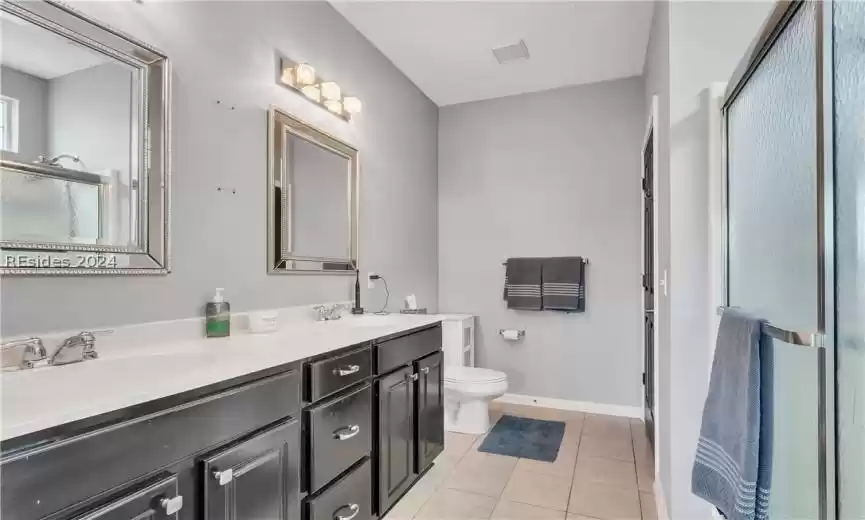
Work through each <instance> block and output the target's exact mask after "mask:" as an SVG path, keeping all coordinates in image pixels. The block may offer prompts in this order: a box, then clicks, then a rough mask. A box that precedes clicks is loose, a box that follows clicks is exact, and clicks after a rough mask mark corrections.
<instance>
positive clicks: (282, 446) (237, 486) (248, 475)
mask: <svg viewBox="0 0 865 520" xmlns="http://www.w3.org/2000/svg"><path fill="white" fill-rule="evenodd" d="M299 453H300V423H299V422H298V421H297V420H294V419H293V420H291V421H287V422H283V423H281V424H278V425H276V426H274V427H272V428H269V429H267V430H265V431H263V432H261V433H258V434H256V435H255V436H253V437H251V438H247V439H243V440H241V441H239V442H237V443H234V444H232V445H230V446H228V447H226V448H224V449H221V450H220V451H218V452H217V453H215V454H213V455H211V456H209V457H207V458H206V459H204V460H203V461H202V464H201V471H202V475H201V479H202V482H203V489H204V519H205V520H289V519H290V520H297V519H298V518H300V505H299V502H298V499H299V497H298V495H299V493H300V481H299V476H300V471H299V470H300V467H299V466H300V464H299V457H298V455H299Z"/></svg>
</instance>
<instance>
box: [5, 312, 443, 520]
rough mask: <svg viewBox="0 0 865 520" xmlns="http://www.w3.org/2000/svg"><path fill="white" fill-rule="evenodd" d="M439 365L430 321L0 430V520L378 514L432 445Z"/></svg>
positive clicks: (438, 426) (426, 459) (439, 431)
mask: <svg viewBox="0 0 865 520" xmlns="http://www.w3.org/2000/svg"><path fill="white" fill-rule="evenodd" d="M442 364H443V358H442V353H441V326H440V325H438V324H435V325H431V326H425V327H418V328H416V329H412V330H409V331H404V332H400V333H396V334H392V335H388V336H382V337H381V338H379V339H375V340H370V341H366V342H364V343H361V344H356V345H351V346H347V347H345V348H343V349H337V350H334V351H331V352H328V353H324V354H321V355H317V356H314V357H310V358H306V359H303V360H297V361H292V362H290V363H286V364H284V365H281V366H274V367H270V368H267V369H264V370H261V371H258V372H254V373H250V374H246V375H243V376H238V377H236V378H234V379H230V380H225V381H220V382H217V383H214V384H213V385H208V386H206V387H201V388H194V389H191V390H188V391H186V392H183V393H180V394H175V395H171V396H166V397H164V398H160V399H158V400H154V401H149V402H145V403H140V404H137V405H134V406H132V407H128V408H124V409H119V410H113V411H111V412H108V413H106V414H102V415H100V416H96V417H93V418H87V419H83V420H81V421H79V422H77V423H74V424H67V425H60V426H58V427H55V428H53V429H50V430H46V431H42V432H35V433H34V434H29V435H28V436H27V437H26V438H24V437H19V438H15V439H11V440H5V441H3V442H2V443H0V473H2V475H3V479H2V481H0V517H2V518H4V519H5V518H7V517H8V518H10V519H14V520H129V519H135V520H369V519H370V518H376V517H380V516H381V515H383V514H384V513H385V512H386V511H387V510H389V509H390V508H391V507H392V506H393V505H394V504H395V503H396V501H397V500H399V499H400V498H401V497H402V495H403V494H404V493H405V492H406V491H408V489H409V488H410V487H411V486H412V485H413V484H414V483H415V481H416V480H417V478H418V476H419V474H421V473H423V472H424V471H425V470H427V469H428V468H429V466H430V465H431V464H432V461H433V460H434V459H435V457H436V456H437V455H438V454H439V453H440V452H441V451H442V449H443V446H444V428H443V426H444V415H443V414H444V407H443V404H444V396H443V388H442V376H443V373H442ZM57 370H63V369H62V368H58V369H57ZM82 468H83V469H82Z"/></svg>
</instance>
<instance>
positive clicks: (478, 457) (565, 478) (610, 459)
mask: <svg viewBox="0 0 865 520" xmlns="http://www.w3.org/2000/svg"><path fill="white" fill-rule="evenodd" d="M491 408H492V412H491V414H492V417H491V419H492V421H493V422H495V421H496V420H498V418H499V417H500V416H501V415H502V414H503V413H507V414H510V415H516V416H521V417H531V418H534V419H548V420H557V421H563V422H565V424H566V427H565V436H564V438H563V439H562V445H561V447H560V448H559V454H558V457H557V458H556V460H555V462H552V463H550V462H539V461H535V460H529V459H520V458H515V457H506V456H502V455H493V454H489V453H481V452H479V451H477V448H478V446H480V443H481V442H482V441H483V439H484V436H483V435H481V436H474V435H463V434H458V433H450V432H448V433H447V436H446V439H445V450H444V452H443V453H442V454H441V455H440V456H439V458H438V459H437V460H436V465H435V466H434V467H433V468H432V469H431V470H430V471H429V472H428V473H427V474H426V475H424V477H423V478H422V479H421V480H420V481H418V482H417V483H416V484H415V486H414V487H413V488H412V489H411V490H410V491H409V492H408V493H406V495H405V496H404V497H403V498H402V499H401V500H400V501H399V502H398V503H397V504H396V505H395V506H394V507H393V509H391V510H390V512H389V513H388V514H387V515H386V516H385V517H384V519H383V520H474V519H477V520H488V519H492V520H524V519H525V520H529V519H533V520H589V519H601V520H639V519H642V520H656V517H657V515H656V508H655V498H654V495H653V494H652V492H653V487H652V484H653V482H652V479H653V475H654V470H653V469H652V464H653V457H652V454H651V450H650V449H649V444H648V440H647V439H646V436H645V433H644V427H643V424H642V423H641V422H640V421H637V420H634V419H627V418H623V417H612V416H606V415H592V414H584V413H582V412H567V411H561V410H551V409H547V408H537V407H528V406H519V405H508V404H498V403H493V406H492V407H491Z"/></svg>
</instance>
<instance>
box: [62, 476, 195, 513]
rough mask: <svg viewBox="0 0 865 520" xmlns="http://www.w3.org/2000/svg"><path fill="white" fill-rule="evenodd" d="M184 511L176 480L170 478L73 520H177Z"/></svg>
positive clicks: (120, 497)
mask: <svg viewBox="0 0 865 520" xmlns="http://www.w3.org/2000/svg"><path fill="white" fill-rule="evenodd" d="M181 507H183V497H182V496H180V495H178V493H177V476H175V475H171V476H169V477H165V478H163V479H160V480H158V481H157V482H155V483H153V484H150V485H147V486H145V487H143V488H136V489H135V490H134V491H131V492H129V493H125V494H123V495H121V496H119V497H117V498H116V499H114V500H112V501H111V502H109V503H107V504H105V505H103V506H100V507H97V508H94V509H91V510H90V511H87V512H85V513H83V514H79V515H77V516H75V517H74V519H75V520H129V519H130V518H134V519H135V520H168V519H171V520H175V519H176V518H177V512H178V511H180V508H181Z"/></svg>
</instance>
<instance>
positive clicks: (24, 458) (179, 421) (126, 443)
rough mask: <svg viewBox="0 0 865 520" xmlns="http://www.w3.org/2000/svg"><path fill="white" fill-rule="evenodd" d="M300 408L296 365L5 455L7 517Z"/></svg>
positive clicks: (90, 491) (1, 489)
mask: <svg viewBox="0 0 865 520" xmlns="http://www.w3.org/2000/svg"><path fill="white" fill-rule="evenodd" d="M58 370H62V369H58ZM299 408H300V372H299V371H298V370H290V371H287V372H284V373H281V374H278V375H274V376H271V377H267V378H263V379H260V380H258V381H253V382H251V383H248V384H244V385H242V386H238V387H234V388H229V389H228V390H225V391H222V392H218V393H215V394H213V395H209V396H206V397H202V398H200V399H196V400H192V401H190V402H186V403H183V404H179V405H176V406H173V407H170V408H166V409H162V410H158V411H154V412H151V413H147V414H145V415H140V416H137V417H135V418H133V419H130V420H128V421H126V422H122V423H118V424H112V425H109V426H105V427H103V428H99V429H96V430H94V431H90V432H87V433H83V434H80V435H76V436H74V437H70V438H66V439H60V440H56V441H52V442H50V443H47V444H45V445H41V446H40V445H37V446H35V447H33V448H31V449H25V450H21V451H19V452H14V453H8V454H4V456H3V458H2V459H0V473H2V475H3V479H2V481H0V517H2V518H10V519H13V518H14V519H15V520H30V519H37V518H42V517H44V516H46V515H49V514H51V513H54V512H56V511H59V510H61V509H63V508H66V507H68V506H70V505H72V504H76V503H79V502H81V501H83V500H87V499H89V498H90V497H94V496H96V495H100V494H102V493H105V492H108V491H109V490H110V489H112V488H115V487H116V486H118V485H121V484H123V483H124V482H129V481H131V480H133V479H135V478H138V477H139V476H141V475H145V474H147V473H150V472H152V471H156V470H158V469H159V468H163V467H166V466H168V465H170V464H172V463H175V462H176V461H178V460H181V459H183V458H185V457H188V456H189V455H190V454H193V453H196V452H199V451H201V450H204V449H206V448H208V447H211V446H216V445H219V444H220V443H223V442H225V441H228V440H230V439H233V438H237V437H239V436H240V435H243V434H244V433H246V432H249V431H253V430H256V429H258V428H262V427H264V426H266V425H268V424H271V423H273V422H276V421H279V420H281V419H284V418H286V417H288V416H292V415H296V414H298V412H299ZM94 468H98V471H96V470H95V469H94ZM83 477H86V478H83ZM46 490H49V491H48V492H46Z"/></svg>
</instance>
